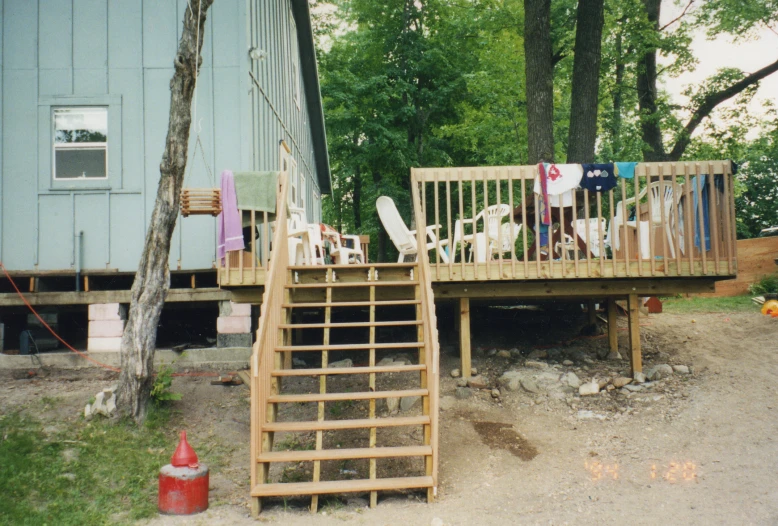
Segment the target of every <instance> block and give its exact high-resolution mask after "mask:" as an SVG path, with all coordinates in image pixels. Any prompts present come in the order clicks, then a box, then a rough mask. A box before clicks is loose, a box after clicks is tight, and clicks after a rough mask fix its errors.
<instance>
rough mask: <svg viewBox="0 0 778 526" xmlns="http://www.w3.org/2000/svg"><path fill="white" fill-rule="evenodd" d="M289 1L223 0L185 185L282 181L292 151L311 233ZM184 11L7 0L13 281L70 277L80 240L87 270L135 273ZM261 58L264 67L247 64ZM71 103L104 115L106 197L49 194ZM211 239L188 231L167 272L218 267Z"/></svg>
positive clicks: (100, 2) (1, 24) (199, 226)
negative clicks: (262, 54) (259, 174)
mask: <svg viewBox="0 0 778 526" xmlns="http://www.w3.org/2000/svg"><path fill="white" fill-rule="evenodd" d="M290 1H291V0H219V1H217V2H215V3H214V5H213V7H212V8H211V10H210V12H209V15H208V19H207V23H206V27H205V32H206V34H205V43H204V46H203V51H202V58H203V61H202V66H201V70H200V75H199V78H198V88H197V95H196V97H197V104H196V106H193V111H194V112H196V114H195V115H194V122H193V129H192V134H191V140H190V147H189V162H188V167H187V175H186V179H185V183H184V184H185V186H188V187H213V186H218V184H219V174H220V173H221V171H222V170H224V169H233V170H245V169H256V170H276V169H278V162H279V160H278V145H279V141H280V140H282V139H283V140H285V141H286V143H287V144H288V145H289V146H290V148H292V155H293V156H294V158H295V159H296V160H297V162H298V165H299V167H300V171H301V172H302V173H304V174H305V176H306V178H307V183H306V192H307V193H308V195H309V196H308V198H307V199H306V204H307V208H308V216H309V220H313V218H314V217H320V209H319V208H318V207H320V206H321V204H320V202H317V203H314V202H313V198H312V195H313V192H314V188H315V189H316V190H315V191H316V192H318V193H319V194H320V192H319V191H318V188H319V185H318V183H317V178H318V177H319V176H320V175H321V174H317V173H316V163H315V158H314V150H313V132H312V131H311V128H310V125H309V122H310V119H309V118H308V112H307V105H306V100H305V93H304V90H303V89H302V87H301V89H300V107H299V109H298V108H297V105H296V104H295V102H294V100H293V96H292V90H291V87H290V86H291V79H292V74H291V71H290V65H291V64H292V60H291V57H290V56H289V55H290V53H291V52H292V49H293V46H292V43H291V42H290V37H291V27H290V25H291V21H292V11H291V4H290ZM186 7H187V0H132V1H130V0H38V1H34V0H0V43H1V45H2V50H1V51H2V53H0V123H2V127H1V128H0V130H1V131H2V140H0V208H1V210H0V222H1V223H2V224H0V260H2V261H3V263H4V265H5V266H6V267H7V268H8V269H10V270H33V269H37V270H62V269H71V268H74V267H75V265H76V264H77V257H76V253H75V236H76V235H77V234H78V233H79V232H83V233H84V236H83V249H82V258H81V266H82V267H83V268H85V269H105V268H111V269H117V270H119V271H134V270H135V269H136V267H137V263H138V260H139V258H140V255H141V251H142V247H143V241H144V237H145V231H146V227H147V225H148V222H149V219H150V216H151V212H152V210H153V206H154V200H155V198H156V189H157V183H158V179H159V163H160V161H161V158H162V152H163V149H164V145H165V137H166V134H167V120H168V113H169V108H170V106H169V105H170V91H169V83H170V79H171V77H172V76H173V72H174V70H173V67H172V63H173V57H174V56H175V52H176V49H177V45H178V39H179V37H180V33H181V29H182V27H181V21H182V19H183V15H184V11H185V9H186ZM252 46H254V47H257V48H258V49H262V50H264V51H266V53H267V58H266V59H265V60H259V61H257V60H251V59H249V57H248V48H249V47H252ZM299 62H300V61H299V60H298V61H297V63H298V65H299ZM249 72H251V73H252V74H253V75H254V78H256V79H257V81H258V85H257V83H255V82H254V80H252V78H251V76H250V75H249ZM69 103H71V104H89V103H94V104H100V105H107V106H108V107H109V132H108V166H109V177H108V180H107V181H106V182H105V183H104V184H96V183H93V182H92V181H90V182H89V183H88V184H85V185H83V186H81V187H78V186H77V185H78V182H76V183H68V184H67V185H64V186H63V185H60V186H57V185H56V184H53V183H52V175H51V133H52V130H51V108H52V107H53V106H56V105H58V104H63V105H67V104H69ZM111 112H116V113H115V114H114V113H111ZM116 115H118V117H116V118H114V117H115V116H116ZM198 138H199V141H200V144H201V145H202V149H201V148H200V146H198V147H197V151H195V144H196V141H197V139H198ZM327 177H328V175H327ZM68 186H69V187H70V188H68ZM74 186H75V188H73V187H74ZM215 236H216V223H215V221H214V219H213V218H212V217H210V216H191V217H189V218H187V219H185V220H184V219H181V220H179V221H178V224H177V226H176V230H175V232H174V234H173V239H172V243H171V251H170V267H171V269H177V268H180V269H192V270H194V269H207V268H211V267H212V265H213V263H214V260H215Z"/></svg>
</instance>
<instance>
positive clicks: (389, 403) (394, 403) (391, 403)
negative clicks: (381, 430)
mask: <svg viewBox="0 0 778 526" xmlns="http://www.w3.org/2000/svg"><path fill="white" fill-rule="evenodd" d="M399 407H400V398H399V397H397V396H393V397H390V398H387V399H386V410H387V411H389V412H390V413H396V412H397V409H398V408H399Z"/></svg>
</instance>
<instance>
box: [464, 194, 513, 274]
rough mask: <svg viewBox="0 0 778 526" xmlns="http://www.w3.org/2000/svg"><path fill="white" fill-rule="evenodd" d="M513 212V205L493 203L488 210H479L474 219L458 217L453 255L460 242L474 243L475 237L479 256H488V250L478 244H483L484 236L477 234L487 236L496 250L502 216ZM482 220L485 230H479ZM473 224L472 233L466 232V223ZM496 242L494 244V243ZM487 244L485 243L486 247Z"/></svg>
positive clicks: (490, 244)
mask: <svg viewBox="0 0 778 526" xmlns="http://www.w3.org/2000/svg"><path fill="white" fill-rule="evenodd" d="M510 213H511V207H510V206H508V205H503V204H498V205H492V206H490V207H489V208H487V209H486V210H481V211H480V212H478V214H477V215H476V216H475V217H474V218H472V219H457V221H456V223H454V239H453V241H452V244H451V247H452V252H451V254H452V256H453V255H456V253H457V250H458V248H459V244H460V243H463V244H464V243H469V244H472V243H473V240H474V239H475V240H476V242H475V245H476V249H477V250H478V254H477V257H478V258H479V261H480V258H481V257H482V256H483V257H485V256H486V252H485V251H482V250H481V249H480V248H479V247H478V245H480V244H483V243H482V242H481V240H482V236H477V235H476V234H479V233H480V234H484V235H485V236H486V238H487V239H488V240H489V246H490V247H491V246H494V248H495V252H496V249H497V244H499V241H500V225H501V224H502V218H503V217H505V216H508V215H509V214H510ZM479 221H480V222H481V223H482V224H483V225H485V226H484V230H483V231H482V232H478V222H479ZM468 224H469V225H472V232H471V233H470V234H465V225H468ZM493 243H494V245H492V244H493ZM485 246H486V245H484V247H485ZM508 250H510V247H508ZM471 260H472V254H471Z"/></svg>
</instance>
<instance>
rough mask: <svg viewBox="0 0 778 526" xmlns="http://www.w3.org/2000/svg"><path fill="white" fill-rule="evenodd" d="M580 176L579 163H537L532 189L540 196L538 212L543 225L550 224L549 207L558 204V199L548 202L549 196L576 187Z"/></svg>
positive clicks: (581, 175) (581, 174) (581, 171)
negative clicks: (536, 175)
mask: <svg viewBox="0 0 778 526" xmlns="http://www.w3.org/2000/svg"><path fill="white" fill-rule="evenodd" d="M581 177H583V169H582V168H581V165H580V164H551V163H541V164H538V177H536V178H535V187H534V191H535V193H536V194H538V195H540V196H541V197H542V199H541V207H540V212H541V220H542V222H543V224H544V225H550V224H551V210H550V207H552V206H554V207H556V206H558V205H559V204H560V203H559V201H558V200H557V201H556V202H549V196H555V195H559V194H564V193H566V192H569V191H570V190H573V189H575V188H577V187H578V185H579V183H580V182H581ZM563 201H564V200H563Z"/></svg>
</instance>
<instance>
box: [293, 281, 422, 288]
mask: <svg viewBox="0 0 778 526" xmlns="http://www.w3.org/2000/svg"><path fill="white" fill-rule="evenodd" d="M416 283H418V282H417V281H416V280H408V281H347V282H344V281H337V282H335V283H297V284H290V285H287V286H286V287H287V288H289V289H324V288H328V289H332V288H342V287H413V286H414V285H416Z"/></svg>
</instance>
